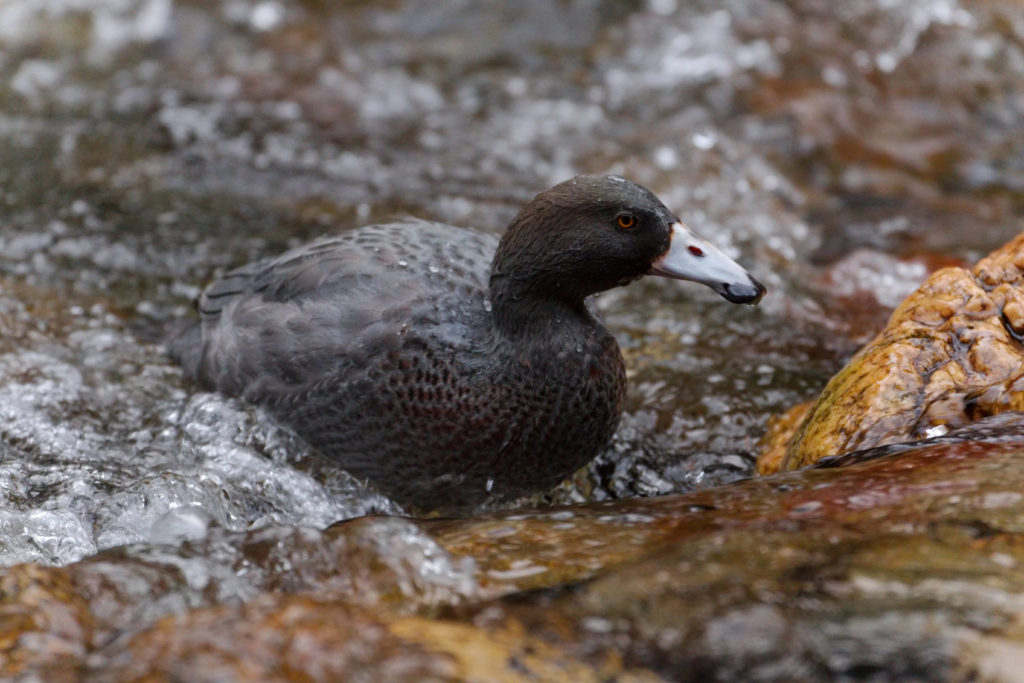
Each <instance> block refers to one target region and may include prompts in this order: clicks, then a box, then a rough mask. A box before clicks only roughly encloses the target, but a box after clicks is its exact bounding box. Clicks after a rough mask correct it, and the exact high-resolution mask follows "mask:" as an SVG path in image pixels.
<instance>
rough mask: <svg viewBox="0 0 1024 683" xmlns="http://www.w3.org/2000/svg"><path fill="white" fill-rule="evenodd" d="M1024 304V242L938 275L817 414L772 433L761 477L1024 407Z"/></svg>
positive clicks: (830, 391)
mask: <svg viewBox="0 0 1024 683" xmlns="http://www.w3.org/2000/svg"><path fill="white" fill-rule="evenodd" d="M1022 302H1024V234H1022V235H1020V236H1018V237H1017V238H1016V239H1014V240H1013V241H1011V242H1009V243H1008V244H1006V245H1004V246H1003V247H1002V248H1000V249H998V250H997V251H995V252H993V253H992V254H990V255H989V256H988V257H986V258H985V259H982V260H981V261H980V262H979V263H978V264H977V265H976V266H975V267H974V269H973V270H967V269H964V268H944V269H942V270H939V271H938V272H936V273H934V274H933V275H932V276H931V277H930V278H929V279H928V280H927V281H926V282H925V283H924V284H923V285H922V286H921V287H920V288H919V289H918V290H917V291H915V292H914V293H913V294H911V295H910V296H909V297H908V298H907V299H906V300H905V301H904V302H903V303H902V304H900V306H899V307H898V308H897V309H896V310H895V311H894V312H893V315H892V317H891V318H890V320H889V324H888V326H887V327H886V328H885V329H884V330H883V331H882V332H881V333H879V334H878V336H876V337H875V339H874V340H873V341H871V342H870V343H868V344H867V346H865V347H864V348H863V349H861V350H860V351H859V352H858V353H857V354H856V355H855V356H854V357H853V358H852V359H851V360H850V362H849V364H847V366H846V367H845V368H843V369H842V370H841V371H840V372H839V373H838V374H837V375H836V376H835V377H834V378H833V379H832V380H831V381H830V382H829V383H828V385H827V386H826V387H825V389H824V391H823V392H822V393H821V396H820V397H819V398H818V399H817V401H816V402H815V403H814V405H813V407H811V408H809V409H808V408H806V407H804V406H797V407H796V408H794V409H793V411H792V412H791V413H790V414H788V415H787V416H785V417H783V418H782V419H781V420H779V421H776V422H775V423H774V424H773V427H772V428H771V429H770V431H769V433H768V435H767V436H766V438H765V439H764V441H763V442H762V446H763V448H762V455H761V457H760V460H759V465H758V469H759V471H761V472H762V473H764V472H771V471H775V470H777V469H795V468H798V467H803V466H804V465H808V464H810V463H813V462H816V461H818V460H819V459H821V458H823V457H825V456H828V455H834V454H840V453H846V452H849V451H854V450H859V449H864V448H870V447H872V446H877V445H881V444H888V443H897V442H900V441H909V440H912V439H915V438H922V437H925V436H930V435H935V434H942V433H945V431H946V430H948V429H949V428H951V427H956V426H960V425H963V424H966V423H968V422H970V421H971V420H974V419H978V418H980V417H983V416H985V415H992V414H997V413H999V412H1004V411H1007V410H1017V409H1020V408H1021V407H1024V397H1022V395H1021V390H1022V389H1024V385H1022V381H1021V373H1020V368H1021V366H1022V364H1024V345H1022V344H1021V341H1020V334H1019V332H1018V329H1024V318H1022V312H1024V304H1022ZM802 413H806V415H805V416H804V417H802V418H801V417H800V414H802ZM783 453H784V454H783Z"/></svg>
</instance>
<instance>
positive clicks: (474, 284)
mask: <svg viewBox="0 0 1024 683" xmlns="http://www.w3.org/2000/svg"><path fill="white" fill-rule="evenodd" d="M648 274H653V275H663V276H667V277H670V278H677V279H684V280H693V281H696V282H700V283H703V284H705V285H707V286H709V287H711V288H712V289H714V290H715V291H716V292H718V293H719V294H721V295H722V296H723V297H724V298H725V299H727V300H728V301H731V302H735V303H756V302H757V301H758V300H759V299H760V298H761V297H762V296H763V295H764V292H765V289H764V287H763V286H762V285H761V284H760V283H759V282H758V281H757V280H755V279H754V278H753V277H751V276H750V275H749V274H748V273H747V272H746V271H745V270H744V269H743V268H741V267H740V266H739V265H737V264H736V263H735V262H733V261H732V260H731V259H730V258H729V257H727V256H726V255H725V254H724V253H723V252H721V251H720V250H718V249H717V248H715V247H714V246H712V245H710V244H709V243H707V242H705V241H703V240H701V239H699V238H698V237H696V236H695V235H694V234H693V233H691V232H690V231H689V230H688V229H687V228H686V227H685V226H684V225H683V223H682V222H680V220H679V219H678V218H676V217H675V216H673V214H672V213H671V212H670V211H669V210H668V209H667V208H665V206H664V205H663V204H662V203H661V201H659V200H658V198H657V197H656V196H655V195H654V194H653V193H652V192H651V191H649V190H647V189H646V188H643V187H640V186H639V185H636V184H634V183H632V182H629V181H628V180H625V179H624V178H620V177H617V176H579V177H576V178H574V179H572V180H568V181H566V182H563V183H560V184H558V185H556V186H554V187H552V188H550V189H549V190H546V191H545V192H542V193H540V194H539V195H537V196H536V197H535V198H534V199H533V200H532V201H531V202H530V203H529V204H527V205H526V206H525V207H524V208H523V209H522V210H521V211H520V212H519V214H518V215H517V216H516V217H515V219H514V220H513V221H512V223H511V224H510V225H509V227H508V229H507V231H506V232H505V234H504V236H503V237H502V238H501V240H500V241H499V240H498V238H497V237H495V236H493V235H491V234H488V233H485V232H479V231H475V230H470V229H466V228H458V227H454V226H451V225H445V224H441V223H432V222H425V221H415V220H409V221H402V222H398V223H390V224H386V225H371V226H367V227H363V228H359V229H357V230H353V231H351V232H347V233H344V234H342V235H339V236H337V237H331V238H327V239H321V240H319V241H315V242H312V243H310V244H308V245H306V246H301V247H298V248H295V249H292V250H290V251H288V252H286V253H284V254H283V255H281V256H278V257H276V258H270V259H266V260H263V261H259V262H256V263H252V264H250V265H247V266H242V267H241V268H238V269H237V270H233V271H231V272H229V273H228V274H227V275H225V276H224V277H222V278H220V279H219V280H217V281H215V282H214V283H213V284H211V285H210V286H208V287H207V288H206V290H205V291H204V292H203V293H202V294H201V295H200V296H199V298H198V300H197V302H196V307H197V309H198V312H199V320H198V322H195V323H193V324H191V325H190V326H189V327H187V328H185V329H183V330H182V331H180V332H179V333H178V334H177V335H176V336H174V337H173V338H172V339H171V340H170V342H169V344H168V349H169V352H170V354H171V356H172V357H173V358H174V359H175V360H177V361H178V362H179V363H180V364H181V365H182V366H183V368H184V372H185V374H186V375H187V376H188V377H189V378H191V379H193V380H195V381H198V382H199V383H200V384H201V385H202V386H204V387H206V388H209V389H213V390H217V391H220V392H223V393H225V394H229V395H232V396H240V397H242V398H244V399H245V400H247V401H250V402H252V403H255V404H259V405H261V406H263V407H264V408H265V409H266V410H267V411H269V413H270V414H271V415H273V416H274V417H275V418H276V419H277V420H279V421H281V422H283V423H285V424H287V425H289V426H291V427H292V428H293V429H294V430H295V431H296V432H297V433H298V434H299V435H300V436H302V437H303V438H304V439H305V440H307V441H308V442H309V443H310V444H311V445H312V446H313V447H314V448H315V449H316V450H317V451H318V452H319V453H320V454H322V455H323V456H324V457H325V458H326V459H329V460H331V461H334V462H336V463H337V464H338V465H340V466H341V467H342V468H344V469H346V470H348V471H349V472H351V473H352V474H355V475H357V476H359V477H362V478H365V479H368V480H369V481H371V482H373V483H374V484H375V485H376V486H377V487H378V488H379V489H380V490H381V491H383V492H384V493H385V494H387V495H388V496H389V497H391V498H392V499H394V500H396V501H398V502H399V503H401V504H403V505H405V506H407V508H408V509H410V510H416V511H428V510H438V511H453V510H459V509H465V508H466V507H467V506H473V505H476V504H478V503H480V502H482V501H484V500H485V499H488V498H500V499H508V498H514V497H519V496H523V495H526V494H530V493H533V492H537V491H543V490H546V489H549V488H550V487H552V486H554V485H556V484H558V483H559V482H560V481H561V480H562V479H564V478H565V477H566V476H567V475H569V474H571V473H572V472H573V471H575V470H576V469H578V468H579V467H582V466H583V465H585V464H586V463H587V462H589V461H590V460H591V459H592V458H594V457H595V456H596V455H597V454H598V452H599V451H600V450H601V448H603V447H604V446H605V445H606V444H607V443H608V441H609V439H610V438H611V436H612V433H613V432H614V431H615V428H616V425H617V424H618V420H619V415H620V412H621V410H622V400H623V394H624V391H625V384H626V373H625V368H624V365H623V360H622V355H621V354H620V352H619V348H618V345H617V344H616V342H615V339H614V338H613V337H612V335H611V334H610V333H609V332H608V330H607V329H605V328H604V327H603V326H602V325H601V323H600V322H599V321H598V320H597V319H596V318H595V316H594V314H593V313H592V312H591V310H590V309H589V308H588V306H587V304H586V299H587V297H589V296H590V295H592V294H596V293H597V292H601V291H604V290H607V289H611V288H613V287H618V286H621V285H625V284H628V283H629V282H631V281H633V280H636V279H637V278H640V277H642V276H644V275H648Z"/></svg>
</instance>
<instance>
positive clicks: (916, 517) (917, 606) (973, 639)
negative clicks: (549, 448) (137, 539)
mask: <svg viewBox="0 0 1024 683" xmlns="http://www.w3.org/2000/svg"><path fill="white" fill-rule="evenodd" d="M1002 419H1003V416H997V417H996V418H994V419H990V420H991V421H992V424H991V425H990V427H988V428H982V429H977V430H976V431H974V432H973V433H972V438H973V439H974V440H973V441H969V442H963V441H961V442H957V443H952V442H949V443H932V444H927V445H923V446H917V447H907V446H902V445H897V446H888V447H880V448H879V449H876V450H875V451H872V452H866V453H861V454H858V455H857V456H856V457H852V456H848V458H849V459H848V461H847V462H845V463H843V464H844V466H843V467H830V468H813V469H805V470H801V471H799V472H789V473H783V474H779V475H775V476H770V477H761V478H757V479H751V480H747V481H744V482H739V483H736V484H733V485H730V486H724V487H719V488H716V489H708V490H703V491H698V492H694V493H691V494H687V495H682V496H666V497H661V498H650V499H637V500H632V501H618V502H615V503H607V504H601V505H586V506H577V507H574V508H572V509H549V510H535V511H531V512H528V513H503V514H497V515H493V516H491V517H486V518H480V519H464V520H435V521H420V522H417V523H416V524H415V525H413V526H415V527H417V528H418V529H419V531H418V532H417V533H426V534H428V535H429V536H430V537H431V538H432V539H433V541H434V542H436V543H437V544H438V545H439V546H440V547H443V548H444V549H445V552H447V553H452V554H453V555H457V554H463V553H465V557H472V558H473V565H474V566H475V567H476V571H477V577H478V579H479V584H480V585H481V586H482V587H483V590H482V592H480V593H477V594H475V595H462V596H460V595H459V594H458V593H449V594H447V595H446V596H444V597H441V598H440V599H439V600H436V601H433V602H429V601H428V602H426V603H425V602H422V601H421V600H420V598H418V597H416V594H415V593H410V594H408V595H410V596H411V597H410V598H409V599H410V600H411V601H412V602H411V603H409V604H408V605H407V606H405V607H403V606H402V605H401V603H400V601H399V602H395V601H393V599H392V598H391V597H388V596H387V595H386V594H385V593H384V592H379V591H378V592H377V593H376V594H375V595H374V594H373V593H372V592H371V594H369V595H366V596H361V595H360V592H359V589H358V588H357V589H356V590H355V591H351V590H347V589H344V590H337V588H338V587H339V586H345V585H346V584H349V583H351V581H352V579H351V578H348V577H351V576H360V575H365V576H370V577H373V576H377V577H378V578H377V579H375V580H374V581H377V582H379V584H380V585H383V584H384V583H389V582H393V580H394V575H393V574H392V573H390V572H391V570H389V569H387V568H383V567H381V566H380V563H379V558H378V559H374V557H373V556H372V554H360V553H355V554H351V555H348V556H347V557H346V560H345V562H344V563H342V564H338V565H333V564H331V563H330V562H328V563H327V564H325V565H324V567H323V568H324V571H323V572H322V573H321V574H319V575H313V574H310V573H309V569H310V568H309V567H307V570H306V574H305V576H304V578H303V580H301V581H297V582H296V581H288V580H287V575H288V573H289V570H288V569H287V566H286V564H285V563H283V562H280V561H274V560H271V561H269V562H268V563H266V565H265V566H264V569H262V570H257V571H256V573H259V572H260V571H266V570H267V569H268V568H271V567H273V568H276V569H275V571H276V572H278V574H277V575H278V577H279V578H278V579H277V580H274V581H271V582H263V581H261V582H257V584H258V585H259V586H262V588H260V589H258V590H257V591H256V592H254V593H252V594H251V595H249V596H243V595H239V594H237V593H236V594H224V593H219V591H218V590H217V589H216V586H217V583H218V582H219V579H214V580H213V581H211V582H210V583H209V584H208V586H207V588H206V590H205V591H203V592H202V599H201V600H200V601H197V602H195V603H194V604H192V605H191V606H190V605H185V604H179V605H178V606H177V607H174V608H173V609H171V610H170V611H169V612H165V613H164V614H160V615H155V614H152V613H148V612H147V611H146V606H147V605H150V604H152V602H153V600H152V597H151V596H149V595H147V594H146V592H145V591H144V590H142V588H144V587H145V586H146V585H147V583H148V585H150V587H151V588H152V590H153V591H154V592H157V593H159V592H160V591H161V590H163V588H162V587H161V586H162V585H164V584H163V582H164V581H166V579H167V578H168V577H169V576H171V574H167V573H162V572H151V573H149V574H148V575H147V574H146V573H145V572H142V571H134V573H133V576H134V578H133V579H131V580H128V581H126V583H129V584H131V583H136V584H137V588H138V589H137V590H136V589H132V590H128V591H124V590H122V591H121V592H120V596H121V599H122V600H124V604H123V609H122V611H121V616H120V617H116V618H115V619H113V620H111V616H110V615H111V614H113V613H112V612H110V611H109V610H108V609H105V608H102V607H101V605H102V603H103V601H104V600H105V599H106V598H102V597H101V596H100V595H99V594H100V593H101V592H102V590H97V585H96V583H95V582H89V581H85V580H83V577H84V576H85V575H87V574H90V573H91V574H92V575H93V576H95V575H96V573H97V572H101V571H102V572H104V573H106V574H107V576H109V577H121V578H122V579H123V578H124V577H126V576H127V574H128V573H132V572H131V571H129V572H127V573H126V572H125V569H130V568H131V567H132V566H136V567H137V566H139V565H138V564H137V563H138V558H135V559H133V558H131V556H130V555H121V556H118V555H114V554H110V553H107V554H106V555H107V556H106V557H105V559H104V563H105V566H101V564H100V563H97V562H95V561H93V560H85V561H83V562H81V563H76V564H73V565H71V566H69V567H67V568H40V567H34V566H29V565H22V566H19V567H15V568H10V569H7V570H4V572H3V573H2V574H0V589H2V590H3V593H2V595H3V602H2V604H0V610H2V613H3V615H4V616H6V617H12V618H9V619H5V620H4V622H3V623H4V627H5V630H4V631H3V638H2V640H0V643H2V644H3V646H4V648H5V649H4V654H5V656H6V660H5V662H6V663H5V665H6V666H7V667H8V668H7V669H5V670H3V674H4V675H8V676H13V675H15V674H19V675H26V676H31V675H37V676H44V677H47V680H51V679H54V680H61V676H64V677H65V678H67V679H71V680H73V679H74V678H75V676H76V675H78V674H81V676H84V677H88V678H90V680H126V679H134V678H144V677H151V678H156V679H175V680H200V681H201V680H224V679H230V680H282V681H287V680H295V681H300V680H301V681H308V680H314V681H316V680H332V679H335V680H337V679H339V678H344V679H345V680H360V679H361V677H364V678H366V679H368V680H377V679H381V678H382V677H386V678H387V680H471V681H473V680H481V681H482V680H511V681H519V680H552V681H559V680H565V681H588V680H617V681H635V680H658V678H656V677H662V678H663V679H667V680H680V681H690V680H693V681H696V680H710V681H719V680H720V681H727V680H751V681H779V680H836V679H843V678H849V679H857V680H860V679H864V678H872V679H878V680H886V681H912V680H976V679H977V678H978V677H979V676H989V678H988V679H986V680H1013V675H1012V673H1008V669H1007V667H1008V666H1009V664H1008V662H1010V661H1013V657H1014V656H1015V653H1018V652H1019V651H1021V649H1022V648H1024V635H1022V634H1024V630H1022V629H1021V627H1020V624H1021V623H1024V516H1022V513H1021V510H1022V504H1024V494H1021V493H1020V491H1021V490H1022V489H1024V428H1022V427H1021V425H1020V424H1014V423H1012V422H1007V421H1002V422H1001V421H1000V420H1002ZM972 429H973V427H972ZM375 524H376V521H375V520H367V526H364V527H362V529H361V530H360V527H361V525H360V524H354V525H342V526H340V527H336V528H335V529H334V530H332V532H334V531H339V530H344V529H345V527H346V526H348V527H349V529H348V530H346V531H345V533H346V534H352V533H355V536H354V537H353V538H351V539H350V541H349V542H351V541H352V540H354V538H356V537H359V536H361V535H362V534H363V533H369V534H372V533H380V529H379V528H377V527H375V526H374V525H375ZM402 524H409V525H412V523H410V522H404V521H403V522H402ZM396 528H397V527H396ZM409 532H410V530H409V529H407V530H406V532H405V533H409ZM307 535H308V534H307ZM271 536H273V537H275V538H277V539H278V541H277V543H282V542H285V540H286V538H287V536H282V535H280V534H277V535H273V534H272V535H271ZM235 538H236V540H235V541H233V543H234V544H235V545H236V547H246V546H248V545H251V544H252V543H253V542H258V538H259V537H258V536H257V537H252V536H248V535H235ZM266 538H267V537H266V536H265V535H264V539H266ZM243 539H244V540H243ZM239 540H243V542H241V543H239ZM307 541H308V539H307ZM225 542H232V541H231V540H230V537H224V538H222V539H220V541H218V543H219V544H221V545H223V544H224V543H225ZM292 543H293V545H294V547H295V549H296V550H297V551H298V552H297V553H293V554H292V555H291V557H293V558H296V559H297V558H298V557H299V556H300V555H301V554H302V553H304V552H308V548H309V547H310V546H309V545H308V543H307V542H305V541H302V542H297V543H296V542H295V541H294V539H293V541H292ZM303 548H306V549H307V550H303ZM566 551H568V552H566ZM179 553H180V554H179V559H178V560H177V563H178V564H179V565H182V564H183V560H184V559H185V556H187V554H188V552H187V551H179ZM201 554H202V556H203V557H206V558H210V557H211V556H213V555H215V553H210V552H209V551H205V552H203V553H201ZM259 555H260V553H255V554H252V555H251V556H252V557H253V558H255V557H257V556H259ZM174 556H175V553H173V552H171V551H170V550H169V549H168V554H167V556H166V558H165V560H170V559H171V558H173V557H174ZM561 556H564V557H565V558H566V561H565V562H564V563H559V561H558V560H559V557H561ZM276 557H277V558H281V557H283V556H282V555H280V554H278V555H276ZM156 559H157V558H155V557H150V558H149V562H150V564H151V565H153V564H154V560H156ZM233 562H234V560H229V561H228V562H227V564H226V567H234V569H232V571H238V565H237V564H233ZM156 564H158V563H156ZM173 564H174V563H173V562H169V561H165V566H166V567H168V568H170V567H172V566H173ZM117 567H120V568H121V569H120V570H116V568H117ZM328 567H330V570H329V571H327V569H328ZM538 567H540V568H542V569H543V571H538V570H537V568H538ZM112 570H115V571H112ZM186 573H187V572H186ZM215 573H216V572H215ZM241 574H242V575H244V572H243V573H241ZM147 577H148V578H147ZM374 581H371V583H373V582H374ZM172 583H173V582H172ZM103 590H110V589H109V588H107V589H103ZM132 606H135V608H136V611H135V613H134V616H133V618H130V619H129V618H126V617H127V616H128V615H129V611H128V610H129V608H130V607H132ZM91 615H92V616H91ZM105 620H107V623H106V624H104V623H102V622H104V621H105ZM114 621H116V622H117V624H118V627H117V629H116V630H109V629H110V625H111V623H113V622H114ZM114 635H116V636H117V637H116V638H115V637H113V636H114ZM54 653H56V654H54ZM51 673H52V674H53V676H50V674H51Z"/></svg>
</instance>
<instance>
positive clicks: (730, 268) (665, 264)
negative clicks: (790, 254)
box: [647, 222, 766, 304]
mask: <svg viewBox="0 0 1024 683" xmlns="http://www.w3.org/2000/svg"><path fill="white" fill-rule="evenodd" d="M647 272H648V273H649V274H651V275H663V276H665V277H671V278H675V279H677V280H692V281H693V282H699V283H701V284H702V285H707V286H708V287H710V288H711V289H713V290H715V291H716V292H718V293H719V294H721V295H722V296H723V297H725V299H726V300H727V301H731V302H732V303H734V304H755V303H757V302H758V301H760V300H761V297H762V296H764V293H765V291H766V290H765V288H764V285H762V284H761V283H760V282H758V281H757V280H755V279H754V278H753V277H752V276H751V275H750V273H748V272H747V271H746V270H744V269H743V267H742V266H740V265H739V264H738V263H736V262H735V261H733V260H732V259H731V258H729V257H728V256H726V255H725V252H723V251H722V250H721V249H719V248H718V247H716V246H714V245H712V244H711V243H710V242H706V241H704V240H702V239H701V238H699V237H697V236H696V235H694V234H693V233H692V232H690V230H689V228H687V227H686V226H685V225H683V224H682V223H680V222H676V223H673V224H672V236H671V242H670V243H669V247H668V251H666V252H665V253H664V254H662V255H661V256H659V257H658V258H657V259H655V260H654V262H653V263H652V264H651V268H650V270H649V271H647Z"/></svg>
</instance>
